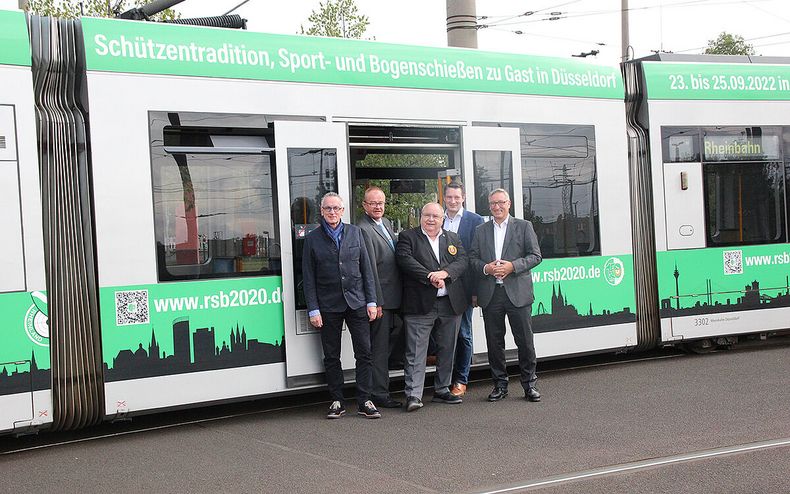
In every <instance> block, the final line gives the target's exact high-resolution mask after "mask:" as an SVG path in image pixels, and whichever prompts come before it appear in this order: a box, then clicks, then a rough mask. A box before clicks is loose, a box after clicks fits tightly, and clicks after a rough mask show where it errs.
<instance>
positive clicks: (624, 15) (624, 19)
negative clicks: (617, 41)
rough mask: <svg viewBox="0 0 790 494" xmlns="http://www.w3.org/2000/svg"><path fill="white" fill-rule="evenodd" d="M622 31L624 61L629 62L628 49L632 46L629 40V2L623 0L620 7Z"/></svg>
mask: <svg viewBox="0 0 790 494" xmlns="http://www.w3.org/2000/svg"><path fill="white" fill-rule="evenodd" d="M620 30H621V35H622V47H623V58H622V61H623V62H626V61H628V58H629V56H628V48H630V46H631V41H630V40H629V39H628V0H622V4H621V6H620Z"/></svg>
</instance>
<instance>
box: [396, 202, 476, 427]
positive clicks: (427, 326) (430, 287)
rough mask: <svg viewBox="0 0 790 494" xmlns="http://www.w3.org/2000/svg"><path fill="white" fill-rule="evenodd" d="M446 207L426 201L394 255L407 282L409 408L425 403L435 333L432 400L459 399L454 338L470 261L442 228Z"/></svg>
mask: <svg viewBox="0 0 790 494" xmlns="http://www.w3.org/2000/svg"><path fill="white" fill-rule="evenodd" d="M443 219H444V210H443V209H442V207H441V206H440V205H439V204H438V203H435V202H431V203H428V204H426V205H425V206H423V208H422V212H421V214H420V226H419V227H417V228H412V229H410V230H406V231H404V232H402V233H401V234H400V236H399V238H398V245H397V247H396V259H397V261H398V266H400V268H401V272H402V281H403V304H402V307H403V309H402V310H403V319H404V324H405V326H406V365H405V366H404V371H405V381H406V386H405V390H404V391H405V393H406V410H407V411H409V412H413V411H415V410H419V409H420V408H422V406H423V404H422V391H423V386H424V385H425V357H426V355H427V353H428V340H429V338H430V336H431V332H433V333H434V338H435V342H436V347H437V352H436V357H437V358H436V360H437V362H436V376H435V378H434V393H433V400H432V401H435V402H440V403H449V404H456V403H461V397H460V396H455V395H453V394H451V393H450V379H451V377H452V372H453V356H454V351H455V340H456V338H457V335H458V326H459V325H460V322H461V314H462V313H463V312H464V310H465V309H466V306H467V300H466V292H465V290H464V286H463V283H462V282H461V277H462V276H463V274H464V272H465V271H466V268H467V265H468V262H467V257H466V252H465V251H464V247H463V245H461V241H460V239H459V238H458V235H456V234H455V233H452V232H445V231H444V230H442V222H443Z"/></svg>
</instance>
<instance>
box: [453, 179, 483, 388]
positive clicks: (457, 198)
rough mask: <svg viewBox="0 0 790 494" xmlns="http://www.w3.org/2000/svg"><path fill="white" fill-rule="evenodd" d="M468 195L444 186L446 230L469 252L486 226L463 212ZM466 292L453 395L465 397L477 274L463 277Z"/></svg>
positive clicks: (477, 217) (458, 188) (455, 184)
mask: <svg viewBox="0 0 790 494" xmlns="http://www.w3.org/2000/svg"><path fill="white" fill-rule="evenodd" d="M464 200H466V193H465V191H464V186H463V184H461V183H460V182H450V183H448V184H447V185H445V186H444V206H445V208H446V211H445V217H444V229H445V230H446V231H449V232H453V233H457V234H458V236H459V237H460V238H461V243H462V244H463V246H464V248H465V249H466V250H467V252H468V251H469V249H470V248H471V247H472V238H473V237H474V234H475V229H476V228H477V226H478V225H480V224H482V223H483V217H482V216H480V215H479V214H477V213H475V212H474V211H467V210H465V209H464ZM463 281H464V288H465V289H466V298H467V304H468V305H467V307H466V310H464V313H463V315H462V316H461V328H460V330H459V331H458V341H457V342H456V344H455V362H454V365H453V386H452V387H451V388H450V392H451V393H452V394H454V395H456V396H463V395H464V394H465V393H466V385H467V384H468V383H469V368H470V367H471V365H472V351H473V348H472V311H473V310H474V306H475V305H477V288H476V287H475V282H476V281H477V273H473V272H469V271H468V270H467V273H466V274H465V275H464V278H463Z"/></svg>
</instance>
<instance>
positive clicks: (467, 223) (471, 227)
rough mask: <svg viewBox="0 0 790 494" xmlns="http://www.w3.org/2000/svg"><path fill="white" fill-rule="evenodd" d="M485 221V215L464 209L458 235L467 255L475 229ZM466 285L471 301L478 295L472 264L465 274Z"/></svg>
mask: <svg viewBox="0 0 790 494" xmlns="http://www.w3.org/2000/svg"><path fill="white" fill-rule="evenodd" d="M483 221H484V220H483V217H482V216H480V215H479V214H477V213H475V212H473V211H469V210H467V209H464V215H463V216H461V223H460V224H459V225H458V236H459V237H461V243H462V244H463V246H464V249H466V254H467V255H469V249H471V248H472V240H473V239H474V236H475V229H476V228H477V227H478V226H479V225H482V224H483ZM464 287H465V288H466V296H467V297H468V298H469V300H470V301H471V298H472V296H473V295H477V276H476V275H475V273H473V272H472V268H471V265H470V267H469V268H468V269H467V270H466V274H465V275H464Z"/></svg>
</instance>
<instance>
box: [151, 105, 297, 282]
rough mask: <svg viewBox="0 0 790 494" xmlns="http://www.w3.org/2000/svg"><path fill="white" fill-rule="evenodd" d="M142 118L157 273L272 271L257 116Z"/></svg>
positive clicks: (268, 176)
mask: <svg viewBox="0 0 790 494" xmlns="http://www.w3.org/2000/svg"><path fill="white" fill-rule="evenodd" d="M149 119H150V120H149V121H150V126H151V169H152V170H151V171H152V174H151V175H152V187H153V201H154V235H155V239H156V256H157V272H158V277H159V280H160V281H173V280H190V279H208V278H225V277H239V276H261V275H280V274H281V272H282V271H281V268H280V266H281V265H280V249H279V245H280V241H279V226H278V219H277V218H278V214H277V191H276V189H275V188H274V187H273V184H275V183H276V178H275V170H276V169H275V166H274V153H273V152H271V145H272V144H271V143H272V131H271V129H269V128H268V125H267V122H266V119H265V117H263V116H260V115H237V114H209V113H191V112H181V113H174V112H150V113H149Z"/></svg>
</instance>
